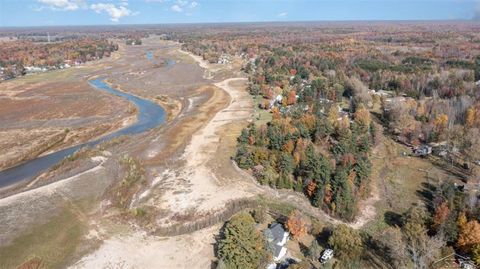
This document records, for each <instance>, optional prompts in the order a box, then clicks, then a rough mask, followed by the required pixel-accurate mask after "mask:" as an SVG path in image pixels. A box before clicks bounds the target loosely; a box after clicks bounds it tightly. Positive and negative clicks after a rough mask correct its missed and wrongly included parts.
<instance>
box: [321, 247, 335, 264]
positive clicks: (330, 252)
mask: <svg viewBox="0 0 480 269" xmlns="http://www.w3.org/2000/svg"><path fill="white" fill-rule="evenodd" d="M331 258H333V249H329V248H327V249H325V250H324V251H323V253H322V256H321V257H320V262H321V263H322V264H323V263H326V262H327V261H329V260H330V259H331Z"/></svg>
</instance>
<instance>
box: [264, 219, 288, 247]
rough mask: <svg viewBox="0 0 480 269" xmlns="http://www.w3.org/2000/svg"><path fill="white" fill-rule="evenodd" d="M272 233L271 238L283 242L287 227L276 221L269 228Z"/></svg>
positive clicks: (276, 241)
mask: <svg viewBox="0 0 480 269" xmlns="http://www.w3.org/2000/svg"><path fill="white" fill-rule="evenodd" d="M268 230H269V231H270V234H271V238H272V239H273V240H272V241H274V242H275V243H278V242H281V241H282V240H283V237H284V236H285V229H283V226H282V225H281V224H280V223H274V224H272V225H271V226H270V228H268Z"/></svg>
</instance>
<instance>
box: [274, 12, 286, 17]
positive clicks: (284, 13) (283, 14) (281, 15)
mask: <svg viewBox="0 0 480 269" xmlns="http://www.w3.org/2000/svg"><path fill="white" fill-rule="evenodd" d="M287 15H288V13H287V12H282V13H278V15H277V16H278V17H286V16H287Z"/></svg>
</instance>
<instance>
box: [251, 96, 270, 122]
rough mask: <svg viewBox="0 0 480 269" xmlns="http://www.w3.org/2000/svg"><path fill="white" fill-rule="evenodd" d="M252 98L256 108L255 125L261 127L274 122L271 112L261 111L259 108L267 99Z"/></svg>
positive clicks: (260, 97)
mask: <svg viewBox="0 0 480 269" xmlns="http://www.w3.org/2000/svg"><path fill="white" fill-rule="evenodd" d="M252 98H253V102H254V106H255V107H254V114H255V124H256V125H257V126H261V125H263V124H266V123H268V122H270V121H271V120H272V113H270V111H269V110H265V109H261V108H260V107H259V105H260V104H262V103H263V102H264V101H265V100H266V99H264V98H263V97H262V96H253V97H252Z"/></svg>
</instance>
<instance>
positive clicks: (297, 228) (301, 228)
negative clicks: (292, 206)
mask: <svg viewBox="0 0 480 269" xmlns="http://www.w3.org/2000/svg"><path fill="white" fill-rule="evenodd" d="M286 226H287V229H288V231H290V233H291V234H292V236H293V237H294V238H296V239H298V238H299V237H301V236H302V235H304V234H306V232H307V223H306V220H305V217H304V216H303V215H302V213H300V211H298V210H294V211H292V213H290V215H289V216H288V219H287V223H286Z"/></svg>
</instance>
